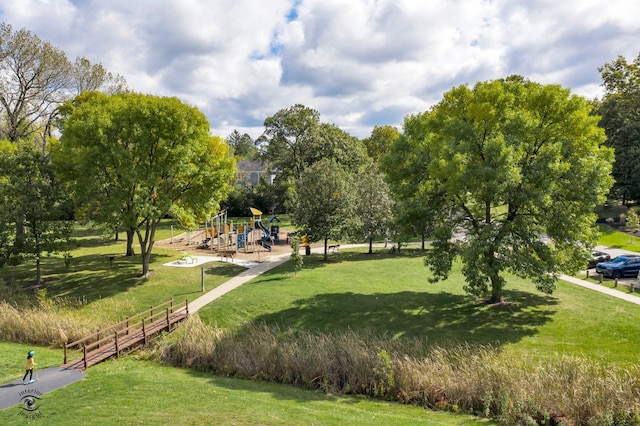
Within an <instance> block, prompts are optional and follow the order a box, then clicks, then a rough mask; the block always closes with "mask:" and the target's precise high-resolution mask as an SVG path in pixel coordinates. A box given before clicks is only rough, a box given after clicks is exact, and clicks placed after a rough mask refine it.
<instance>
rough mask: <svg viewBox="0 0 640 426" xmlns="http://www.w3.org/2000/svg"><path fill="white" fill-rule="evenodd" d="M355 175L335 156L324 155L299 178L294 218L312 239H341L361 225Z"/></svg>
mask: <svg viewBox="0 0 640 426" xmlns="http://www.w3.org/2000/svg"><path fill="white" fill-rule="evenodd" d="M354 184H355V181H354V176H353V175H352V174H350V173H349V172H347V171H346V170H345V168H344V167H343V166H341V165H339V164H338V163H337V162H336V161H335V160H330V159H323V160H320V161H318V162H317V163H315V164H313V165H312V166H309V167H307V168H306V169H305V170H304V171H303V172H302V174H301V175H300V178H299V179H298V180H296V191H295V194H296V195H295V202H294V209H293V212H292V216H293V222H294V224H295V225H296V226H297V227H298V228H299V229H300V231H301V232H302V233H303V234H305V235H307V237H308V238H309V239H310V240H311V241H323V243H324V259H325V260H327V259H328V241H329V240H330V239H332V240H341V239H344V238H347V237H348V236H350V235H353V234H355V233H356V230H357V229H359V227H360V222H359V217H358V216H357V214H356V213H357V211H356V205H357V203H356V191H355V187H354Z"/></svg>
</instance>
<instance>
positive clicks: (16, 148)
mask: <svg viewBox="0 0 640 426" xmlns="http://www.w3.org/2000/svg"><path fill="white" fill-rule="evenodd" d="M0 203H1V205H2V209H1V210H2V213H1V214H0V243H1V244H0V254H1V256H0V265H1V264H3V263H4V261H7V260H10V259H13V260H14V261H16V262H17V261H20V260H21V259H23V258H25V257H26V258H32V259H35V263H36V277H35V282H36V284H40V283H41V273H40V257H41V255H42V253H45V252H46V253H56V252H60V251H65V250H67V249H68V243H69V237H70V234H71V222H70V221H68V220H65V219H68V217H67V216H68V214H67V213H68V212H69V203H68V199H67V197H66V193H65V191H64V189H63V188H62V186H61V185H59V184H58V182H57V181H56V179H55V178H54V174H53V170H52V168H51V163H50V162H49V161H48V159H47V158H46V157H45V156H44V155H43V154H42V152H41V151H40V150H37V149H36V148H35V147H34V146H33V145H32V144H30V143H20V144H19V145H17V144H16V143H8V142H6V141H3V142H0ZM16 218H20V223H16V222H15V221H16ZM16 227H20V228H22V229H23V232H20V233H18V234H15V233H11V230H12V229H13V230H15V228H16Z"/></svg>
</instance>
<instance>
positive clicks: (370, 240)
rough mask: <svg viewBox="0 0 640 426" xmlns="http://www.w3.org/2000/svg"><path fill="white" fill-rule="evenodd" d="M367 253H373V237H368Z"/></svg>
mask: <svg viewBox="0 0 640 426" xmlns="http://www.w3.org/2000/svg"><path fill="white" fill-rule="evenodd" d="M369 254H373V237H369Z"/></svg>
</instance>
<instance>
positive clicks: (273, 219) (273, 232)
mask: <svg viewBox="0 0 640 426" xmlns="http://www.w3.org/2000/svg"><path fill="white" fill-rule="evenodd" d="M273 222H275V223H276V224H275V225H274V224H273ZM269 223H271V224H272V225H271V227H270V229H269V232H270V233H271V237H272V238H273V242H274V243H276V244H280V237H279V236H278V233H279V232H280V219H278V218H277V217H276V215H273V216H271V218H270V219H269Z"/></svg>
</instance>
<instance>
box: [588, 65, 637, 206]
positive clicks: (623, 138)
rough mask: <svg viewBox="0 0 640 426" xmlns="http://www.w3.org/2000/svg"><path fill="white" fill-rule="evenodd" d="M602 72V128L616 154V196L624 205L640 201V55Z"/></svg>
mask: <svg viewBox="0 0 640 426" xmlns="http://www.w3.org/2000/svg"><path fill="white" fill-rule="evenodd" d="M599 70H600V73H601V74H602V80H603V86H604V89H605V94H604V97H603V99H602V102H601V103H600V104H599V108H598V113H599V114H600V115H601V117H602V119H601V120H600V124H601V126H602V127H604V129H605V132H606V134H607V144H608V145H609V146H611V147H612V148H613V149H614V150H615V162H614V164H613V171H612V175H613V177H614V179H615V184H614V186H613V193H614V195H615V196H618V197H620V198H621V199H622V202H623V204H627V202H628V201H640V161H639V160H638V159H639V158H640V55H638V57H637V58H635V59H634V60H633V62H627V60H626V59H625V58H624V57H622V56H619V57H618V58H617V59H616V60H615V61H613V62H611V63H607V64H605V65H603V66H602V67H601V68H599Z"/></svg>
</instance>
